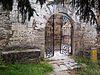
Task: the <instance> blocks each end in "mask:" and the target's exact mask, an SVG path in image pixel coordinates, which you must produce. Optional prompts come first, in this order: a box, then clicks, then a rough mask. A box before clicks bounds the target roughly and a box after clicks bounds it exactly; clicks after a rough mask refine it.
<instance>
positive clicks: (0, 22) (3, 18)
mask: <svg viewBox="0 0 100 75" xmlns="http://www.w3.org/2000/svg"><path fill="white" fill-rule="evenodd" d="M11 25H12V23H11V21H10V18H9V11H5V12H4V11H0V49H2V48H4V47H5V46H6V45H7V44H8V42H9V39H10V38H11V37H12V35H13V31H12V30H11Z"/></svg>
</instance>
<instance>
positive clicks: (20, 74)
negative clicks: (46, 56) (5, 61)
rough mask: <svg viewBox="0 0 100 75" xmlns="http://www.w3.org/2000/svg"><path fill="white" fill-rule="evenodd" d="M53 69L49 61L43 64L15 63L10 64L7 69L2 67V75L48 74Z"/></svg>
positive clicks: (0, 72)
mask: <svg viewBox="0 0 100 75" xmlns="http://www.w3.org/2000/svg"><path fill="white" fill-rule="evenodd" d="M51 71H53V68H52V66H51V65H50V64H48V63H43V64H27V65H26V64H15V65H9V66H7V67H6V68H5V69H2V68H0V75H46V74H47V73H48V72H51Z"/></svg>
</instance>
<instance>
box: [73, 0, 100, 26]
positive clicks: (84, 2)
mask: <svg viewBox="0 0 100 75" xmlns="http://www.w3.org/2000/svg"><path fill="white" fill-rule="evenodd" d="M97 2H98V3H99V2H100V0H97ZM73 3H74V4H73V5H74V6H75V7H76V8H77V9H78V10H77V13H76V14H77V15H80V20H83V21H84V22H89V21H90V23H91V24H94V23H97V22H96V16H95V13H94V9H95V10H96V6H98V7H99V8H100V4H96V1H95V0H73ZM93 8H94V9H93Z"/></svg>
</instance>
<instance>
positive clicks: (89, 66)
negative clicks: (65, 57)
mask: <svg viewBox="0 0 100 75" xmlns="http://www.w3.org/2000/svg"><path fill="white" fill-rule="evenodd" d="M74 59H75V61H76V62H78V63H79V64H80V65H81V66H82V67H81V68H79V69H77V70H76V72H77V75H100V64H99V63H92V62H91V60H90V59H87V58H83V57H74ZM98 62H99V61H98Z"/></svg>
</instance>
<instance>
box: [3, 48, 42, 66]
mask: <svg viewBox="0 0 100 75" xmlns="http://www.w3.org/2000/svg"><path fill="white" fill-rule="evenodd" d="M40 53H41V52H40V50H39V49H27V50H22V51H5V52H2V57H3V60H4V61H5V63H12V64H15V63H25V64H27V63H39V62H40Z"/></svg>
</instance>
